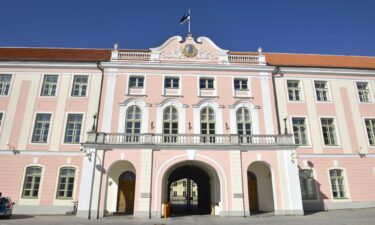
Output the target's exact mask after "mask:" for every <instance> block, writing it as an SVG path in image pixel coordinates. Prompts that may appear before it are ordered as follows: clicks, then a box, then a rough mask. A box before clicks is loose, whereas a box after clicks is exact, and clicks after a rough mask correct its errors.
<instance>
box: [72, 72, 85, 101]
mask: <svg viewBox="0 0 375 225" xmlns="http://www.w3.org/2000/svg"><path fill="white" fill-rule="evenodd" d="M88 79H89V78H88V76H81V75H79V76H78V75H75V76H74V82H73V89H72V96H74V97H84V96H86V94H87V84H88Z"/></svg>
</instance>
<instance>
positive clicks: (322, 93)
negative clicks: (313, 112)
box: [314, 81, 329, 102]
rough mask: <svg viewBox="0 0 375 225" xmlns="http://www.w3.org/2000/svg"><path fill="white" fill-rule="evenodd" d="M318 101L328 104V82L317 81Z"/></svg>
mask: <svg viewBox="0 0 375 225" xmlns="http://www.w3.org/2000/svg"><path fill="white" fill-rule="evenodd" d="M314 83H315V92H316V99H317V100H318V101H320V102H328V101H329V95H328V84H327V81H315V82H314Z"/></svg>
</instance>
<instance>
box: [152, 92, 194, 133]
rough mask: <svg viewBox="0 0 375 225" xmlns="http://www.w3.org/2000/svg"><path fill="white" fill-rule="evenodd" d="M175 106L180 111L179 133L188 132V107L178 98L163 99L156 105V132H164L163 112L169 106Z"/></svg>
mask: <svg viewBox="0 0 375 225" xmlns="http://www.w3.org/2000/svg"><path fill="white" fill-rule="evenodd" d="M169 106H173V107H175V108H176V109H177V111H178V133H179V134H186V133H188V132H187V130H186V127H185V125H186V108H187V107H188V106H187V105H185V104H183V103H181V102H180V101H178V100H177V99H174V98H169V99H165V100H163V101H162V102H161V103H160V104H158V105H156V125H155V133H157V134H161V133H163V121H164V120H163V114H164V110H165V109H166V108H167V107H169Z"/></svg>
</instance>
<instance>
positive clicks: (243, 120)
mask: <svg viewBox="0 0 375 225" xmlns="http://www.w3.org/2000/svg"><path fill="white" fill-rule="evenodd" d="M236 118H237V133H238V135H239V136H240V137H239V138H240V142H241V143H243V142H247V143H250V142H251V138H250V137H249V136H248V135H251V120H250V113H249V110H248V109H246V108H244V107H242V108H239V109H238V110H237V112H236Z"/></svg>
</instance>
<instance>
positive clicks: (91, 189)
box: [88, 61, 105, 219]
mask: <svg viewBox="0 0 375 225" xmlns="http://www.w3.org/2000/svg"><path fill="white" fill-rule="evenodd" d="M96 67H97V68H98V69H99V70H100V71H101V72H102V76H101V81H100V90H99V101H98V109H97V113H96V118H97V122H96V126H95V130H94V131H95V132H97V131H98V125H99V113H100V106H101V98H102V90H103V80H104V69H103V66H102V63H101V61H98V62H97V63H96ZM94 123H95V121H94ZM95 142H96V138H95ZM104 153H105V152H104ZM104 153H103V159H104ZM96 157H97V149H96V148H95V150H94V164H93V167H92V180H91V188H90V203H89V215H88V219H91V205H92V195H93V191H94V181H95V166H96ZM103 163H104V162H102V164H103ZM102 176H103V170H101V177H102ZM100 190H101V182H100V184H99V197H100ZM98 202H99V203H100V199H99V200H98ZM99 203H98V211H99ZM98 216H99V213H98V214H97V217H98Z"/></svg>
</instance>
